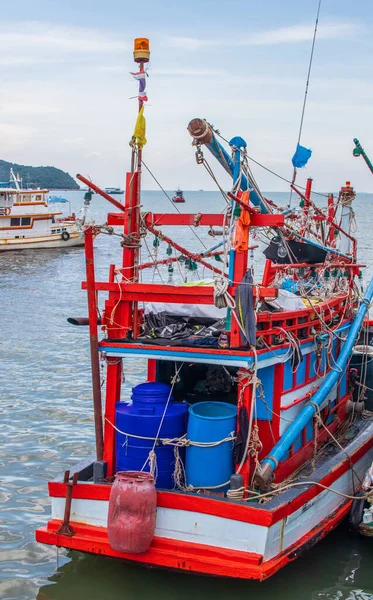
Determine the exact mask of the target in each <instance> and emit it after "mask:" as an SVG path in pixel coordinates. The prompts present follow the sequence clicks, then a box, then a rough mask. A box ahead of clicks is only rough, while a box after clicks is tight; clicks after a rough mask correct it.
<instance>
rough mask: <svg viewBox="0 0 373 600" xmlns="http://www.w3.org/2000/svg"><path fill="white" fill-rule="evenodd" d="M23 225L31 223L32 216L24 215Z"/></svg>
mask: <svg viewBox="0 0 373 600" xmlns="http://www.w3.org/2000/svg"><path fill="white" fill-rule="evenodd" d="M21 225H31V217H23V218H22V219H21Z"/></svg>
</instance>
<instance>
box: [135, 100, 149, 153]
mask: <svg viewBox="0 0 373 600" xmlns="http://www.w3.org/2000/svg"><path fill="white" fill-rule="evenodd" d="M145 133H146V121H145V117H144V107H143V106H142V107H141V109H140V110H139V114H138V117H137V121H136V125H135V130H134V132H133V137H134V138H136V140H137V145H138V147H139V148H142V147H143V146H145V144H146V137H145Z"/></svg>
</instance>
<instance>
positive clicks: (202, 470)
mask: <svg viewBox="0 0 373 600" xmlns="http://www.w3.org/2000/svg"><path fill="white" fill-rule="evenodd" d="M236 416H237V407H236V406H233V405H232V404H226V403H225V402H198V403H197V404H194V405H193V406H190V408H189V421H188V431H187V433H188V436H187V437H188V439H189V440H191V441H193V442H218V441H220V440H223V439H225V438H227V437H229V436H231V435H232V434H233V435H234V432H235V430H236ZM232 473H233V441H228V442H224V443H222V444H219V445H217V446H212V447H209V448H201V447H198V446H193V445H192V446H188V447H187V451H186V482H187V485H192V486H193V487H195V488H205V487H212V486H219V485H221V484H223V483H226V482H227V481H229V478H230V476H231V475H232ZM227 487H228V486H223V487H222V488H221V489H226V488H227Z"/></svg>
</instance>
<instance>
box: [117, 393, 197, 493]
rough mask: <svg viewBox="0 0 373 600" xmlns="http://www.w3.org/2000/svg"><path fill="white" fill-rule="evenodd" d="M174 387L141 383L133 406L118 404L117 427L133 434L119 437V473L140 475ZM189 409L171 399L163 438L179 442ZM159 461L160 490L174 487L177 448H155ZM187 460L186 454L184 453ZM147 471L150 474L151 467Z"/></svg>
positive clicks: (161, 436) (183, 433)
mask: <svg viewBox="0 0 373 600" xmlns="http://www.w3.org/2000/svg"><path fill="white" fill-rule="evenodd" d="M170 391H171V387H170V386H169V385H167V384H164V383H158V382H147V383H140V385H137V386H136V387H134V388H133V390H132V396H131V400H132V401H131V402H117V404H116V426H117V428H118V429H120V430H121V431H123V432H125V433H128V434H132V435H135V436H138V437H131V436H130V435H128V436H127V435H123V434H122V433H118V432H117V433H116V458H117V471H140V470H141V469H142V467H143V465H144V463H145V462H146V459H147V458H148V456H149V452H150V451H151V449H152V447H153V441H152V440H148V439H144V438H155V437H156V435H157V432H158V428H159V426H160V423H161V419H162V415H163V413H164V410H165V406H166V403H167V400H168V397H169V395H170ZM187 418H188V405H187V403H186V402H175V401H174V399H173V396H171V397H170V400H169V404H168V407H167V411H166V414H165V416H164V420H163V424H162V428H161V431H160V433H159V437H160V438H178V437H181V436H183V435H185V433H186V428H187ZM155 454H156V457H157V471H158V476H157V481H156V486H157V487H158V488H164V489H172V488H173V487H174V481H173V472H174V466H175V458H174V447H173V446H163V445H162V444H158V445H157V446H156V447H155ZM180 456H181V458H182V459H183V458H184V456H183V452H182V451H181V452H180ZM144 471H149V463H148V464H147V466H146V467H145V469H144Z"/></svg>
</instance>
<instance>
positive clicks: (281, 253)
mask: <svg viewBox="0 0 373 600" xmlns="http://www.w3.org/2000/svg"><path fill="white" fill-rule="evenodd" d="M286 255H287V252H286V249H285V246H284V245H283V244H279V247H278V248H277V256H278V257H279V258H285V256H286Z"/></svg>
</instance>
